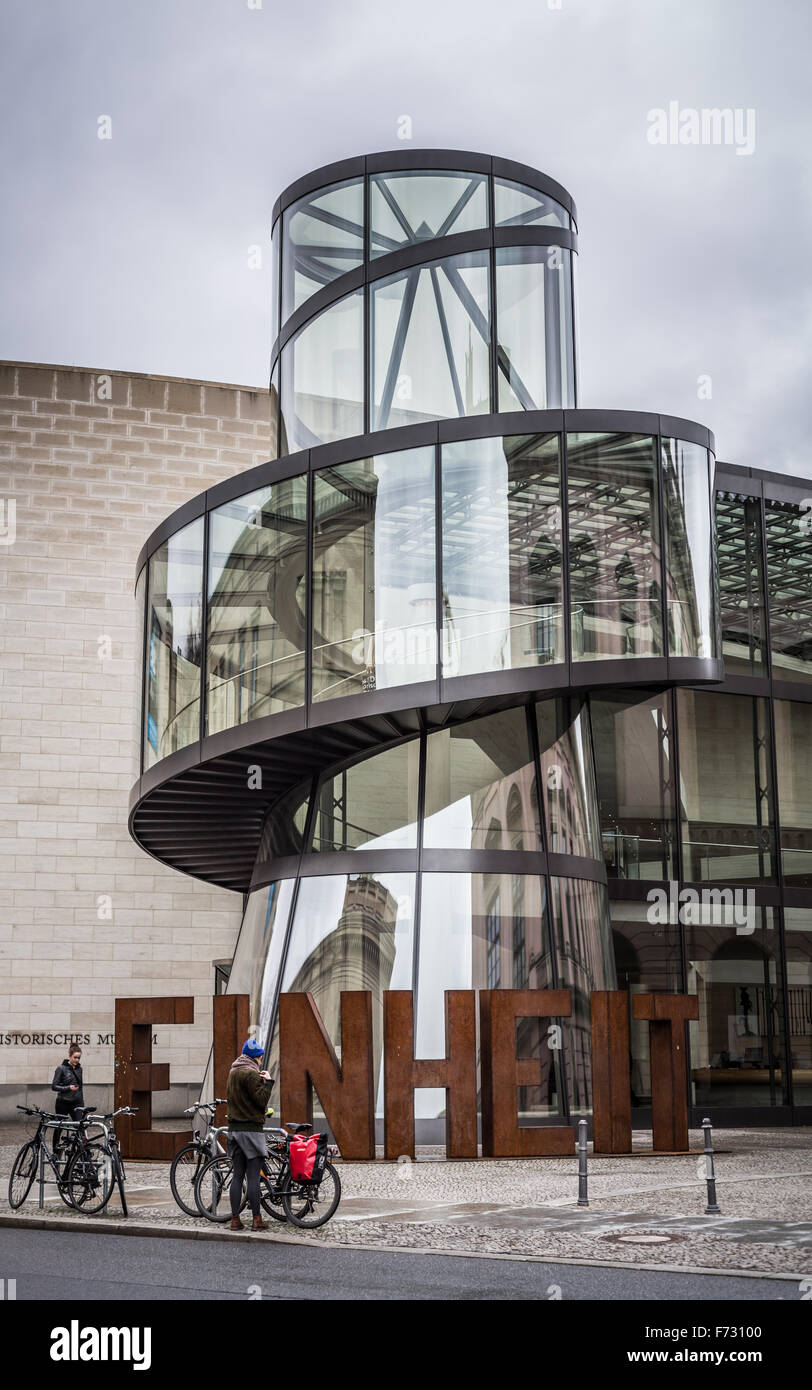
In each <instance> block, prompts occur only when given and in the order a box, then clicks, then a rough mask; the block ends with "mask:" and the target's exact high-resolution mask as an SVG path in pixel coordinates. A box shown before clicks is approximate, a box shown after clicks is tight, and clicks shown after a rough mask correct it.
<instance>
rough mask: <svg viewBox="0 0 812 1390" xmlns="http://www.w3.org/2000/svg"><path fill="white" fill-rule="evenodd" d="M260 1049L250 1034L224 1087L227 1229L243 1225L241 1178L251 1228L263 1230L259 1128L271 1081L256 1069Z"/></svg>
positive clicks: (264, 1152) (265, 1148) (262, 1152)
mask: <svg viewBox="0 0 812 1390" xmlns="http://www.w3.org/2000/svg"><path fill="white" fill-rule="evenodd" d="M262 1054H263V1049H262V1048H261V1047H260V1045H259V1043H258V1042H257V1041H256V1039H254V1038H249V1039H248V1041H247V1043H245V1045H244V1047H243V1050H242V1052H241V1054H240V1056H239V1057H238V1058H237V1059H236V1061H235V1062H233V1063H232V1065H231V1071H230V1072H229V1074H228V1086H227V1088H226V1101H227V1103H228V1153H229V1157H230V1159H231V1165H232V1171H231V1191H230V1197H231V1230H232V1231H241V1230H242V1229H243V1224H242V1221H241V1220H240V1207H241V1206H242V1189H243V1182H245V1181H246V1180H247V1184H248V1205H249V1206H250V1208H251V1214H252V1216H253V1218H254V1220H253V1223H252V1226H251V1229H252V1231H267V1229H268V1227H267V1226H266V1225H265V1222H264V1221H263V1220H262V1217H261V1216H260V1214H259V1173H260V1168H261V1167H262V1160H263V1158H267V1156H268V1146H267V1144H266V1142H265V1135H264V1134H263V1132H262V1131H263V1128H264V1126H265V1111H266V1110H267V1108H268V1101H269V1099H270V1095H271V1091H272V1089H273V1081H272V1080H271V1078H270V1076H269V1075H268V1073H267V1071H261V1070H260V1065H259V1064H260V1059H261V1057H262Z"/></svg>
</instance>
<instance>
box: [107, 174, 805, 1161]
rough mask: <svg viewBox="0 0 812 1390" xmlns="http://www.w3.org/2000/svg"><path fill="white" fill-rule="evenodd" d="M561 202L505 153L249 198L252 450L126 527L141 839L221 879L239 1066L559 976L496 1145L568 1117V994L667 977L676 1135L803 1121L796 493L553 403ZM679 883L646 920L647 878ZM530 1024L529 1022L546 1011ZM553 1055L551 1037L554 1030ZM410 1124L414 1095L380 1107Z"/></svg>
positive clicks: (640, 1103)
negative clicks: (387, 1019)
mask: <svg viewBox="0 0 812 1390" xmlns="http://www.w3.org/2000/svg"><path fill="white" fill-rule="evenodd" d="M577 253H578V226H577V213H576V210H575V206H574V204H573V201H572V198H571V197H570V196H569V194H568V193H567V192H566V190H565V189H564V188H562V187H561V185H559V184H557V183H555V182H554V181H553V180H551V179H549V178H547V177H546V176H545V175H542V174H540V173H539V172H538V171H536V170H533V169H530V168H527V167H525V166H520V165H516V164H514V163H512V162H511V161H506V160H501V159H498V158H495V157H490V156H483V155H471V154H462V153H459V152H453V151H412V150H408V151H403V150H401V151H398V152H397V153H391V154H380V155H373V156H366V157H361V158H358V159H350V160H346V161H343V162H342V163H340V164H339V165H335V166H328V167H327V168H325V169H321V170H318V171H316V173H314V174H312V175H308V176H306V177H305V178H303V179H300V180H299V181H298V182H297V183H296V184H294V185H292V187H291V188H289V189H288V190H286V192H285V193H283V194H282V196H281V198H280V199H279V201H278V203H277V205H276V208H275V210H274V217H273V231H272V260H273V281H272V283H273V291H272V297H273V305H272V334H273V348H272V354H271V375H270V380H271V409H272V412H273V424H274V427H275V428H274V433H273V437H274V438H276V439H278V441H279V447H278V457H277V458H275V459H272V460H270V461H269V462H268V463H267V464H263V465H261V466H260V467H259V468H254V469H252V470H251V472H250V473H248V474H243V475H241V476H239V475H238V476H237V477H234V478H230V479H229V480H228V481H226V482H224V483H221V484H218V485H217V486H214V487H212V488H210V489H209V490H208V491H207V492H206V493H204V494H202V495H201V496H200V497H199V498H197V499H195V500H193V501H192V502H190V503H187V504H186V505H185V506H184V507H182V508H181V509H180V510H179V511H178V512H177V513H176V514H175V515H174V516H173V517H170V518H168V519H167V520H166V521H165V522H164V523H163V524H162V526H161V527H159V528H158V530H157V531H156V532H155V533H154V535H153V536H152V537H150V539H149V540H148V541H147V543H146V544H145V546H144V548H143V550H142V553H141V557H140V560H139V564H138V573H137V587H136V596H137V602H138V606H139V615H138V616H139V623H140V624H141V626H140V628H139V631H140V632H141V634H142V690H143V701H142V720H141V731H140V740H141V759H140V777H139V780H138V782H137V783H136V786H135V787H134V789H133V794H132V801H131V816H130V828H131V831H132V834H133V835H134V837H135V838H136V840H137V841H138V842H139V843H140V844H141V845H143V847H144V848H145V849H147V850H149V852H150V853H152V854H153V855H155V856H156V857H158V858H159V859H162V860H163V861H164V862H166V863H168V864H171V865H173V866H175V867H176V868H178V869H179V870H182V871H184V872H186V873H189V874H193V875H195V876H197V877H199V878H202V879H204V880H206V881H208V882H211V883H213V884H217V885H220V886H223V887H227V888H230V889H233V890H236V891H238V892H240V893H242V894H243V895H244V900H245V913H244V920H243V925H242V929H241V932H240V935H239V939H238V941H237V945H236V949H235V952H234V957H233V962H232V965H231V969H230V975H229V979H228V986H227V987H228V989H229V991H230V992H238V993H245V994H248V995H249V998H250V1001H251V1014H252V1019H253V1021H254V1023H255V1024H256V1027H257V1030H258V1033H259V1035H260V1036H261V1037H262V1039H263V1041H264V1042H265V1043H266V1045H267V1046H268V1048H269V1050H270V1055H271V1059H272V1065H275V1058H276V1055H277V1033H276V1026H277V1013H278V999H279V995H280V993H282V992H287V991H308V992H309V993H311V994H312V995H313V997H314V999H315V1000H316V1003H317V1005H318V1008H319V1011H320V1013H321V1016H322V1019H323V1020H324V1025H325V1028H326V1031H327V1033H328V1035H329V1036H330V1038H331V1040H332V1042H333V1045H334V1046H335V1047H336V1049H337V1051H339V1053H340V1020H341V1011H340V993H341V990H342V989H368V990H370V991H371V995H372V1006H373V1026H374V1039H375V1056H374V1060H375V1077H376V1109H377V1114H378V1116H379V1117H381V1116H382V1114H383V1100H384V1096H383V1068H382V1052H381V1047H382V1044H381V1036H382V1019H383V995H384V993H385V991H386V990H390V989H407V990H414V991H415V1030H416V1038H415V1044H416V1056H418V1057H434V1056H438V1055H442V1054H443V1053H444V1050H445V1034H444V1018H443V996H444V991H445V990H448V989H474V990H484V989H545V988H566V989H569V990H570V991H571V994H572V1013H571V1016H570V1017H569V1018H566V1019H560V1020H549V1021H548V1020H533V1019H524V1020H521V1021H520V1022H519V1024H518V1027H517V1048H518V1053H519V1055H520V1056H524V1057H531V1058H533V1059H535V1060H536V1061H537V1063H538V1078H539V1079H538V1084H536V1085H532V1086H525V1087H522V1088H520V1090H519V1093H518V1095H517V1106H518V1112H519V1116H520V1121H521V1123H523V1124H528V1125H530V1124H544V1123H547V1122H555V1121H559V1122H560V1120H561V1118H562V1117H563V1118H566V1117H568V1116H581V1115H584V1114H586V1115H588V1114H589V1113H590V1110H591V1106H592V1076H591V1037H590V1013H589V997H590V993H591V992H592V991H595V990H607V989H613V990H614V989H617V990H622V991H624V992H625V993H626V995H627V998H628V1008H629V1018H630V1037H631V1083H632V1100H633V1114H634V1117H635V1123H637V1124H639V1125H641V1126H642V1125H645V1124H647V1123H648V1122H649V1121H650V1105H651V1072H650V1062H649V1053H648V1032H647V1026H646V1025H645V1024H642V1023H638V1022H636V1021H635V1020H634V1019H633V1017H632V1002H633V997H634V995H635V994H638V993H643V992H646V993H647V992H652V991H680V992H684V991H687V992H690V993H692V994H696V995H697V996H698V998H699V1008H700V1017H699V1021H698V1022H697V1023H693V1024H691V1025H690V1028H689V1029H688V1030H687V1036H686V1045H687V1048H688V1056H689V1085H690V1096H689V1101H690V1104H691V1107H692V1111H691V1113H692V1119H693V1121H694V1123H696V1122H697V1120H699V1119H701V1118H702V1116H703V1115H704V1114H706V1113H709V1114H710V1115H711V1116H712V1118H713V1120H714V1122H715V1123H717V1124H725V1123H730V1124H741V1123H746V1122H751V1121H752V1122H756V1121H758V1120H759V1119H760V1120H761V1121H762V1122H770V1123H789V1122H792V1121H793V1120H794V1121H800V1120H803V1119H806V1120H808V1119H810V1118H812V793H810V791H809V778H808V777H807V775H806V768H807V767H808V765H809V757H808V755H809V754H810V753H812V720H810V704H811V703H812V694H811V693H810V692H812V683H811V682H810V673H812V577H811V576H812V540H810V531H811V530H812V527H810V525H809V517H810V511H811V510H812V506H811V504H810V500H809V499H808V498H807V497H806V492H807V491H808V490H809V484H807V483H804V482H803V481H799V480H793V479H791V478H786V477H778V476H777V475H775V474H772V473H769V472H763V473H761V472H758V471H756V470H752V469H751V470H748V469H742V468H737V467H736V466H735V465H732V464H720V463H717V461H716V449H715V443H714V439H713V436H712V435H711V434H710V433H709V431H708V430H707V429H706V428H705V427H704V426H702V425H701V424H697V423H694V422H692V421H689V420H684V419H679V418H677V417H673V416H667V415H660V414H654V413H651V412H646V411H639V412H637V411H626V410H624V411H612V410H595V409H585V408H584V407H583V406H582V404H581V402H580V401H579V399H578V390H577V361H576V353H575V333H574V325H575V284H574V276H575V267H576V262H577ZM682 890H690V893H689V898H690V899H691V901H690V902H688V903H686V904H685V905H684V906H683V907H682V908H681V910H680V911H679V914H678V915H677V914H672V915H671V916H668V917H667V918H666V919H665V920H663V919H662V917H661V916H658V914H657V912H656V911H655V910H653V902H654V901H655V900H656V894H657V893H658V892H659V893H663V892H665V893H666V894H670V895H671V896H672V897H674V896H675V895H676V894H678V893H679V892H680V891H682ZM548 1024H558V1025H560V1034H559V1033H558V1030H557V1029H556V1028H555V1027H550V1026H548ZM557 1036H558V1037H559V1038H560V1043H559V1042H556V1041H555V1039H556V1037H557ZM415 1106H416V1115H417V1118H418V1139H423V1140H427V1141H428V1140H437V1139H440V1138H441V1137H442V1134H443V1118H442V1117H443V1107H444V1094H443V1093H442V1092H434V1091H428V1090H424V1091H418V1092H417V1094H416V1098H415Z"/></svg>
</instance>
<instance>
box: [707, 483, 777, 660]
mask: <svg viewBox="0 0 812 1390" xmlns="http://www.w3.org/2000/svg"><path fill="white" fill-rule="evenodd" d="M716 560H717V569H718V574H719V606H720V620H721V627H722V655H723V657H724V662H725V674H726V675H743V676H765V675H766V674H767V657H766V649H765V620H764V556H763V553H762V548H761V502H760V501H759V499H758V498H757V497H743V496H740V495H739V494H738V493H733V492H717V494H716Z"/></svg>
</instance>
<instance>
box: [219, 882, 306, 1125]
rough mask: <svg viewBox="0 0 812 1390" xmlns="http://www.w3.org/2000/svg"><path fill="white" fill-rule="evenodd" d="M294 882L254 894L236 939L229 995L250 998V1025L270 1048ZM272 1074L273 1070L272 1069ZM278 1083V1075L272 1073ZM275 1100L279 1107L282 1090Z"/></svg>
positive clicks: (275, 884) (280, 883) (275, 1096)
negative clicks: (272, 1016) (273, 1012)
mask: <svg viewBox="0 0 812 1390" xmlns="http://www.w3.org/2000/svg"><path fill="white" fill-rule="evenodd" d="M294 882H295V880H294V879H292V878H286V879H283V880H282V881H281V882H279V883H270V884H268V886H267V887H266V888H257V889H256V890H255V891H254V892H253V893H251V895H250V897H249V899H248V904H247V906H246V909H245V913H244V915H243V919H242V926H241V927H240V934H239V937H238V938H237V946H236V949H235V951H234V960H233V962H232V965H231V973H230V975H229V980H228V989H227V990H226V993H227V994H247V995H248V996H249V998H250V1001H251V1003H250V1017H251V1023H252V1024H253V1025H256V1027H257V1030H258V1031H257V1037H258V1038H259V1040H260V1041H261V1042H262V1043H263V1044H264V1045H265V1046H267V1044H268V1041H269V1037H268V1034H269V1031H270V1026H271V1011H272V1009H273V1004H274V999H275V998H276V990H277V986H278V984H279V965H280V962H281V959H282V950H283V947H284V945H285V930H286V928H287V925H288V915H289V913H290V905H291V902H292V900H293V888H294ZM269 1070H270V1069H269ZM271 1076H273V1077H274V1079H275V1080H276V1081H277V1083H278V1080H279V1072H278V1069H277V1070H273V1071H271ZM273 1100H274V1101H275V1103H276V1104H277V1105H278V1104H279V1090H278V1085H277V1089H276V1091H275V1092H274V1096H273Z"/></svg>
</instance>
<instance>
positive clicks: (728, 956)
mask: <svg viewBox="0 0 812 1390" xmlns="http://www.w3.org/2000/svg"><path fill="white" fill-rule="evenodd" d="M719 891H720V892H721V891H723V890H719ZM681 915H682V920H683V922H684V923H685V949H686V954H687V957H688V993H689V994H696V995H697V996H698V998H699V1021H698V1022H696V1023H690V1024H689V1025H688V1028H689V1039H690V1045H691V1089H692V1098H693V1104H694V1105H697V1106H702V1107H703V1109H704V1108H705V1107H707V1106H710V1105H717V1106H719V1105H725V1106H727V1105H737V1106H749V1105H781V1104H783V1103H784V1101H785V1095H784V1080H785V1079H784V1076H783V1063H782V1052H783V1043H782V1038H781V1013H782V1008H781V998H780V968H779V962H778V954H779V949H780V947H779V941H778V932H777V931H776V929H775V923H774V921H773V910H772V908H769V907H755V906H753V905H751V906H750V907H746V906H745V905H744V904H741V905H738V906H736V905H734V904H732V903H728V904H701V903H696V904H686V905H685V906H684V907H683V909H682V914H681Z"/></svg>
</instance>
